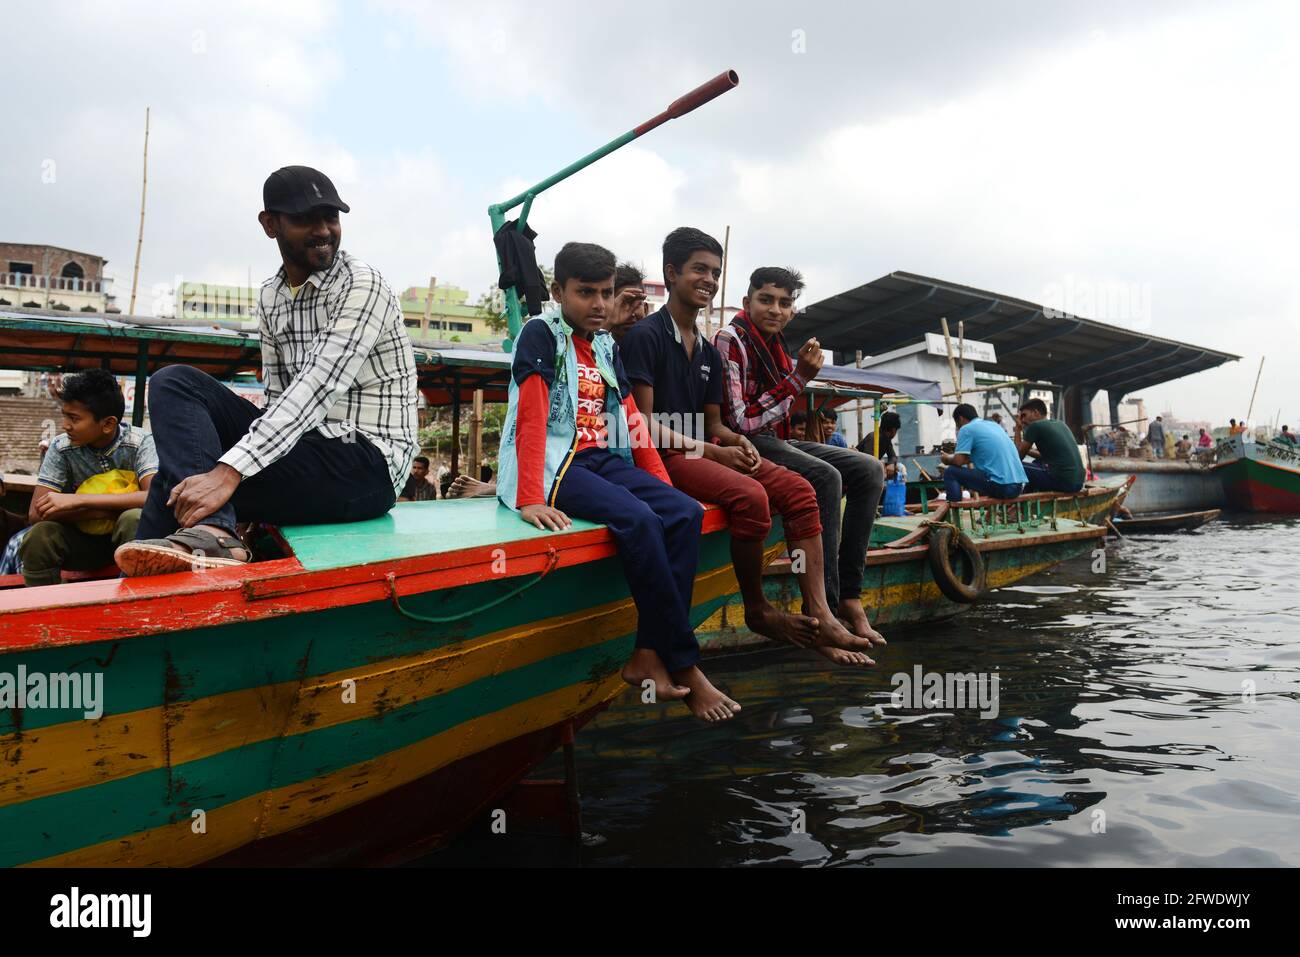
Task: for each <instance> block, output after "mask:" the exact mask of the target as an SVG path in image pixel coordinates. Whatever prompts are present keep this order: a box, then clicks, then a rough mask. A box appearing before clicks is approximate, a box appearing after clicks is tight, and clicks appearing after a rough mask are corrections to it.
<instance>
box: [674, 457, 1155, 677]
mask: <svg viewBox="0 0 1300 957" xmlns="http://www.w3.org/2000/svg"><path fill="white" fill-rule="evenodd" d="M1131 485H1132V478H1131V477H1127V478H1125V477H1115V478H1110V479H1107V480H1106V481H1105V482H1104V483H1098V484H1095V485H1091V486H1088V487H1086V488H1085V489H1084V490H1083V491H1081V492H1079V493H1077V494H1076V495H1053V494H1051V493H1037V494H1030V495H1023V496H1021V497H1020V498H1019V499H1012V500H1010V501H1009V502H998V503H995V504H989V503H988V502H971V501H964V502H962V503H961V505H959V506H958V507H957V508H956V509H952V508H950V507H949V506H948V505H947V503H944V502H940V503H938V504H937V506H935V507H931V508H930V509H929V511H928V512H926V513H924V514H922V513H921V512H920V511H913V512H910V513H909V514H907V515H903V516H898V517H893V518H891V517H881V518H878V519H876V523H875V526H874V527H873V529H872V536H871V538H872V542H871V548H870V550H869V551H868V552H867V564H866V570H865V575H864V577H863V584H862V604H863V606H864V607H865V608H866V609H867V610H868V612H869V613H870V615H871V620H872V623H873V624H877V625H881V626H888V625H899V624H915V623H918V622H924V621H934V620H937V619H942V618H950V617H952V616H954V615H959V614H962V613H963V612H965V611H966V610H967V609H968V608H970V607H971V604H972V603H973V602H974V601H976V600H978V598H979V597H980V596H981V595H982V594H984V593H985V592H988V591H990V590H992V589H995V588H1002V587H1005V586H1007V585H1011V584H1014V583H1015V582H1018V581H1021V580H1022V579H1025V578H1028V577H1029V576H1031V575H1035V574H1037V573H1038V572H1041V571H1044V570H1046V569H1048V568H1051V567H1052V566H1053V565H1057V564H1059V563H1060V562H1063V561H1067V560H1069V559H1071V558H1077V557H1078V556H1080V555H1084V554H1088V553H1090V552H1092V551H1093V550H1094V549H1096V548H1099V547H1101V543H1102V541H1103V539H1104V538H1105V534H1106V530H1105V528H1104V527H1103V526H1101V525H1098V524H1091V523H1092V522H1094V521H1096V520H1098V519H1101V518H1104V517H1105V516H1106V515H1108V514H1109V513H1110V510H1111V508H1112V507H1114V505H1115V504H1116V503H1117V502H1118V501H1121V500H1122V499H1123V496H1124V494H1125V493H1126V492H1127V491H1128V489H1129V487H1130V486H1131ZM958 516H960V517H958ZM945 526H946V528H945ZM940 528H945V531H944V535H943V537H942V539H937V538H936V530H938V529H940ZM958 528H960V530H961V532H963V533H965V534H964V535H963V536H962V537H963V538H964V539H965V542H966V547H967V548H968V549H969V551H968V552H965V553H963V554H962V555H960V556H954V557H953V558H952V559H951V561H942V560H938V558H939V556H938V555H936V552H938V551H941V550H944V549H948V548H952V547H954V542H953V538H954V533H955V532H956V530H957V529H958ZM971 551H973V552H975V553H978V554H977V556H976V555H971V554H970V553H969V552H971ZM972 564H977V565H978V568H973V567H972ZM763 585H764V591H765V593H766V594H767V597H768V600H769V601H771V602H772V603H773V604H775V605H777V606H778V607H782V608H785V609H786V610H788V611H796V612H797V611H798V610H799V609H800V606H801V604H802V598H801V596H800V593H799V588H798V583H797V582H796V580H795V578H794V576H793V575H792V574H791V573H790V560H789V559H788V558H779V559H777V560H776V561H774V562H772V563H771V564H770V565H769V566H768V567H767V570H766V572H765V577H764V580H763ZM696 635H697V637H698V638H699V640H700V645H701V647H702V648H703V649H704V651H705V652H706V653H709V652H722V651H730V650H739V649H746V648H751V647H758V646H762V645H764V644H769V642H768V641H767V639H765V638H763V637H761V636H759V635H755V634H753V633H752V632H750V631H748V630H747V629H746V628H745V617H744V605H743V603H742V602H741V600H740V598H739V596H734V595H733V596H732V597H731V598H730V599H729V600H728V602H727V603H726V604H725V605H724V606H723V607H722V608H720V609H719V610H718V611H717V613H715V614H714V615H712V616H710V617H709V618H708V620H706V621H705V622H704V624H702V625H701V626H700V627H699V628H698V629H696Z"/></svg>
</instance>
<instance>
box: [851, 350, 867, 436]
mask: <svg viewBox="0 0 1300 957" xmlns="http://www.w3.org/2000/svg"><path fill="white" fill-rule="evenodd" d="M853 367H854V368H855V369H861V368H862V350H861V349H858V350H857V351H856V352H854V354H853ZM857 406H858V441H859V442H861V441H862V440H863V439H865V438H866V436H865V435H863V434H862V400H861V399H858V401H857Z"/></svg>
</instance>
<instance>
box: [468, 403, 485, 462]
mask: <svg viewBox="0 0 1300 957" xmlns="http://www.w3.org/2000/svg"><path fill="white" fill-rule="evenodd" d="M482 468H483V390H482V389H475V390H474V406H473V411H471V412H470V417H469V470H468V474H469V477H470V478H473V479H476V478H480V477H481V476H482V474H483V471H482Z"/></svg>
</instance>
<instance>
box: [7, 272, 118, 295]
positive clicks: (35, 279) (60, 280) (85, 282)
mask: <svg viewBox="0 0 1300 957" xmlns="http://www.w3.org/2000/svg"><path fill="white" fill-rule="evenodd" d="M0 286H8V287H10V288H16V289H49V290H51V291H52V292H93V293H99V292H103V287H104V280H102V279H82V278H78V277H73V276H38V275H36V274H35V273H30V272H0Z"/></svg>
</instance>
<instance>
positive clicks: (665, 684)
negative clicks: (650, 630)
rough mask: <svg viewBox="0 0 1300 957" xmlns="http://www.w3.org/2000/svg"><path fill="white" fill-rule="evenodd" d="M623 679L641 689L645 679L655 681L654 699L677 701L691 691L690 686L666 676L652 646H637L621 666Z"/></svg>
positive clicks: (666, 672)
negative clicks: (677, 682) (675, 681)
mask: <svg viewBox="0 0 1300 957" xmlns="http://www.w3.org/2000/svg"><path fill="white" fill-rule="evenodd" d="M623 680H624V681H626V682H627V683H628V684H630V685H631V686H632V687H634V688H637V689H642V688H644V687H645V682H646V681H647V680H650V681H653V682H654V683H655V700H656V701H677V700H679V699H681V698H685V697H686V696H687V695H688V694H690V693H691V689H690V688H686V687H683V686H682V685H679V684H675V683H674V682H673V680H672V679H671V678H670V677H668V669H667V668H665V667H664V663H663V661H662V660H660V658H659V655H658V654H657V653H656V652H655V650H654V649H653V648H637V649H636V650H635V651H633V652H632V657H631V658H629V659H628V660H627V664H626V665H624V666H623Z"/></svg>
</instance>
